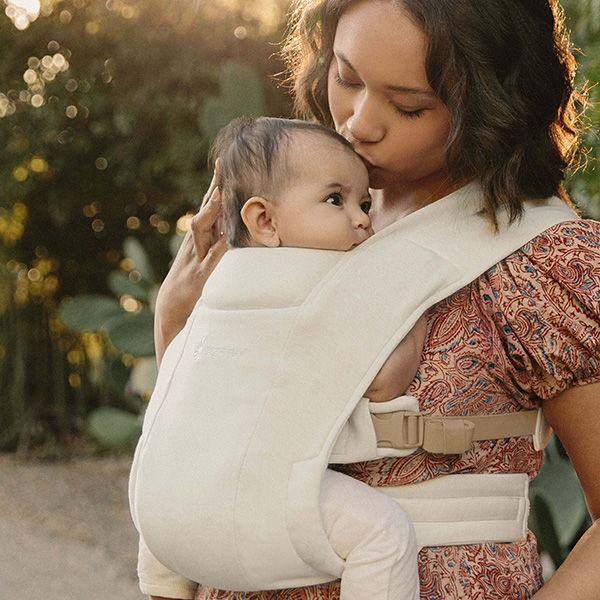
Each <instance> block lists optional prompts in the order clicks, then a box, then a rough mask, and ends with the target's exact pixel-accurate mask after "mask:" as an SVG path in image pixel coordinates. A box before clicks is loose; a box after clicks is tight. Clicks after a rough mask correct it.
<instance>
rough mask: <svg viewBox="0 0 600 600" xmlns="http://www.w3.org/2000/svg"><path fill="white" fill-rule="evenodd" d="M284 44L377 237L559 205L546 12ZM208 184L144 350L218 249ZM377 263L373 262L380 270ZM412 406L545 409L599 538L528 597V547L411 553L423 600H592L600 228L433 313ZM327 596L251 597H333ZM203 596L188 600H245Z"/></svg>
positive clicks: (401, 12)
mask: <svg viewBox="0 0 600 600" xmlns="http://www.w3.org/2000/svg"><path fill="white" fill-rule="evenodd" d="M293 23H294V26H293V28H292V30H291V35H290V38H289V40H288V45H287V50H286V51H287V56H288V58H289V62H290V66H291V70H292V75H293V80H294V83H295V91H296V97H297V102H298V106H299V108H300V109H301V110H303V111H305V112H308V113H309V114H311V115H313V116H314V117H315V118H317V119H318V120H319V121H321V122H323V123H326V124H329V125H331V126H335V128H336V129H337V130H338V131H339V132H340V133H342V135H344V137H346V138H347V139H348V140H349V141H350V142H351V143H352V145H353V146H354V148H355V149H356V150H357V152H358V153H359V154H360V155H361V156H362V157H363V159H364V161H365V164H366V165H367V167H368V169H369V174H370V183H371V186H372V188H373V194H372V195H373V208H372V221H373V226H374V229H375V230H376V231H377V230H381V229H382V228H383V227H385V226H386V225H388V224H390V223H392V222H394V221H396V220H397V219H400V218H402V217H403V216H405V215H407V214H409V213H411V212H413V211H415V210H418V209H419V208H422V207H423V206H426V205H428V204H430V203H432V202H435V201H437V200H439V199H441V198H442V197H444V196H446V195H447V194H449V193H450V192H452V191H453V190H455V189H457V188H459V187H460V186H462V185H463V184H464V183H466V182H468V181H471V180H473V179H478V180H479V181H480V182H481V184H482V190H483V193H482V209H483V210H484V211H485V213H486V214H487V216H488V218H489V219H490V220H491V221H492V222H495V214H496V211H497V209H498V208H500V207H503V208H506V209H507V210H508V211H509V214H511V216H512V217H513V218H515V219H516V218H518V217H519V214H520V212H521V200H522V199H523V198H525V197H531V196H533V197H547V196H552V195H561V196H562V197H565V194H564V191H563V190H562V187H561V181H562V178H563V175H564V171H565V169H566V168H567V167H568V165H569V164H570V161H571V158H572V153H573V150H574V148H575V145H576V143H577V133H576V128H575V125H574V122H575V116H574V108H573V106H574V100H575V93H574V91H573V76H574V61H573V57H572V55H571V54H570V53H569V50H568V40H567V38H566V36H565V35H564V34H563V30H562V27H561V21H560V18H559V12H558V7H557V6H556V5H555V2H554V1H553V0H529V1H525V0H358V1H356V0H354V1H353V0H322V1H318V0H301V1H299V3H298V6H297V10H296V13H295V15H294V21H293ZM219 229H220V227H219V195H218V190H217V189H216V188H215V186H214V184H213V185H212V186H211V189H210V190H209V192H208V193H207V201H206V202H205V204H204V206H203V208H202V209H201V210H200V212H199V214H198V215H197V216H196V217H195V218H194V220H193V223H192V231H191V233H190V234H189V235H188V237H187V238H186V240H185V241H184V244H183V246H182V248H181V250H180V253H179V254H178V256H177V259H176V261H175V263H174V266H173V268H172V270H171V272H170V273H169V275H168V277H167V279H166V280H165V284H164V285H163V287H162V289H161V293H160V297H159V302H158V304H157V317H156V324H157V328H156V342H157V353H158V355H159V357H160V356H161V355H162V352H163V351H164V349H165V347H166V345H167V344H168V343H169V341H170V340H171V339H172V338H173V337H174V335H175V334H176V333H177V331H179V329H180V328H181V327H182V326H183V324H184V322H185V319H186V317H187V315H188V314H189V312H190V311H191V308H192V306H193V304H194V302H195V300H196V299H197V298H198V296H199V295H200V293H201V290H202V287H203V285H204V282H205V281H206V279H207V278H208V276H209V275H210V272H211V271H212V269H213V267H214V265H215V264H216V263H217V262H218V260H219V258H220V257H221V256H222V254H223V253H224V252H225V243H224V240H223V239H222V236H220V235H219V233H218V232H219ZM382 258H383V259H384V258H385V257H382ZM427 318H428V326H429V333H428V338H427V342H426V345H425V349H424V352H423V356H422V360H421V367H420V370H419V373H418V374H417V377H416V378H415V380H414V381H413V383H412V386H411V389H410V390H409V393H411V394H412V395H414V396H415V397H416V398H417V399H418V400H419V404H420V407H421V411H422V412H424V413H428V414H441V415H453V414H454V415H458V414H462V415H464V414H468V415H473V414H478V413H479V414H481V413H485V412H488V413H489V412H493V413H502V412H513V411H514V410H518V409H521V408H534V407H538V406H539V405H540V404H543V408H544V411H545V414H546V416H547V418H548V420H549V422H550V424H551V425H552V427H553V428H554V430H555V431H556V433H557V434H558V436H559V437H560V439H561V441H562V443H563V444H564V446H565V447H566V449H567V451H568V452H569V455H570V457H571V460H572V463H573V465H574V467H575V470H576V471H577V474H578V477H579V479H580V482H581V484H582V487H583V490H584V492H585V496H586V500H587V503H588V508H589V511H590V514H591V516H592V519H593V520H594V524H593V525H592V527H591V528H590V529H589V531H588V532H587V533H586V534H585V535H584V536H583V538H582V539H581V541H580V542H579V543H578V544H577V546H576V547H575V548H574V549H573V551H572V552H571V554H570V556H569V558H568V559H567V560H566V561H565V563H564V564H563V566H562V567H561V568H560V569H559V570H558V571H557V572H556V574H555V575H554V576H553V577H552V579H551V580H550V581H549V583H548V584H546V585H545V586H544V587H543V588H542V578H541V568H540V564H539V559H538V556H537V549H536V544H535V539H534V538H533V536H532V535H531V534H530V535H529V537H528V539H527V540H526V541H524V542H514V543H508V544H479V545H473V546H452V547H438V548H424V549H423V550H421V552H420V554H419V567H420V577H421V597H422V599H434V598H448V599H458V598H477V599H487V598H490V599H491V598H508V599H516V598H519V599H522V598H529V597H535V598H536V599H538V598H539V600H543V599H548V600H550V599H552V598H560V599H561V600H564V599H568V598H574V599H575V598H576V599H578V600H580V599H585V598H597V597H598V590H599V589H600V572H599V571H598V569H597V567H596V565H597V562H598V557H600V525H599V524H598V521H597V519H598V517H599V516H600V448H599V447H598V444H597V443H596V440H597V439H599V437H600V420H599V419H598V418H596V417H595V415H596V410H595V409H596V404H597V402H598V400H599V399H600V343H599V340H600V226H599V225H598V224H597V223H594V222H589V221H588V222H586V221H582V222H578V221H574V222H572V223H567V224H561V225H558V226H555V227H553V228H552V229H550V230H548V231H546V232H544V233H543V234H542V235H540V236H538V237H537V238H535V239H534V240H532V241H531V242H529V243H528V244H527V245H526V246H524V247H523V248H522V249H521V250H519V251H518V252H516V253H514V254H512V255H510V256H509V257H507V258H506V259H505V260H503V261H501V262H500V263H498V264H497V265H496V266H495V267H493V268H492V269H490V270H488V271H487V272H486V273H484V274H483V275H482V276H480V277H479V278H478V279H477V280H475V281H473V282H472V283H471V284H470V285H468V286H466V287H465V288H463V289H462V290H460V291H459V292H457V293H455V294H453V295H452V296H451V297H449V298H447V299H446V300H444V301H442V302H440V303H439V304H438V305H436V306H435V307H433V309H432V310H431V311H430V312H429V313H428V315H427ZM541 462H542V453H541V452H536V451H535V450H534V449H533V446H532V443H531V440H530V439H529V438H510V439H506V440H496V441H488V442H479V443H476V444H474V446H473V447H472V449H471V450H469V451H467V452H465V453H464V454H461V455H437V454H427V453H425V452H418V453H416V454H413V455H411V456H409V457H407V458H399V459H384V460H379V461H375V462H369V463H362V464H356V465H351V466H349V467H348V468H347V469H346V472H347V473H349V474H350V475H353V476H355V477H357V478H358V479H360V480H362V481H365V482H367V483H369V484H371V485H379V486H385V485H403V484H410V483H415V482H417V481H423V480H425V479H431V478H435V477H437V476H441V475H445V474H450V473H506V472H517V473H528V474H529V475H530V476H531V477H534V476H535V475H536V474H537V472H538V470H539V468H540V466H541ZM338 593H339V588H338V584H337V583H335V582H334V583H331V584H327V585H323V586H315V587H311V588H302V589H298V590H290V591H289V592H288V591H286V592H284V593H282V592H263V593H252V594H246V595H244V598H246V599H250V598H251V599H253V600H271V599H274V598H293V599H294V600H296V599H297V600H313V599H317V598H318V599H330V598H336V597H337V595H338ZM239 597H240V595H239V594H233V593H228V592H222V591H217V590H210V589H206V588H203V587H202V586H200V588H199V590H198V592H197V595H196V598H197V599H198V600H200V599H202V600H209V599H216V598H228V599H234V598H239Z"/></svg>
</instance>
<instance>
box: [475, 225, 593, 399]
mask: <svg viewBox="0 0 600 600" xmlns="http://www.w3.org/2000/svg"><path fill="white" fill-rule="evenodd" d="M479 292H480V293H481V295H482V296H481V297H482V301H483V303H484V305H485V307H486V310H487V311H488V313H489V315H490V318H491V319H493V320H494V321H495V323H496V327H497V330H498V331H499V332H500V336H501V337H502V343H503V345H504V349H505V352H504V359H505V360H507V361H509V364H506V365H503V366H501V368H500V369H498V372H501V373H503V374H504V376H505V377H506V374H508V375H509V377H508V379H509V380H512V381H508V382H505V383H506V384H507V385H508V386H509V387H513V390H512V391H513V393H514V397H515V398H517V399H520V401H521V403H522V404H523V405H525V406H527V407H530V406H532V405H535V404H536V403H537V402H539V399H547V398H551V397H553V396H555V395H557V394H559V393H560V392H562V391H564V390H566V389H568V388H570V387H574V386H578V385H585V384H587V383H592V382H596V381H600V223H598V222H595V221H574V222H570V223H563V224H560V225H557V226H555V227H553V228H551V229H549V230H548V231H546V232H545V233H544V234H542V235H540V236H538V237H537V238H535V239H534V240H532V241H531V242H529V243H528V244H527V245H525V246H524V247H523V248H522V249H521V250H520V251H519V252H517V253H515V254H513V255H511V256H510V257H508V258H507V259H506V260H504V261H502V262H501V263H499V264H498V265H496V266H495V267H494V268H493V269H491V270H490V271H488V272H487V273H486V274H485V275H484V276H483V277H481V278H480V279H479Z"/></svg>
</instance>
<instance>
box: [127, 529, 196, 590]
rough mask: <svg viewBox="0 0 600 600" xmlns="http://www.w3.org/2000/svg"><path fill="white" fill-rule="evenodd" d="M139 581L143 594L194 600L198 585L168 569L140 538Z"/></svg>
mask: <svg viewBox="0 0 600 600" xmlns="http://www.w3.org/2000/svg"><path fill="white" fill-rule="evenodd" d="M138 579H139V582H140V590H141V591H142V594H147V595H148V596H164V597H165V598H182V599H184V600H189V599H192V598H193V597H194V596H195V594H196V589H197V587H198V584H197V583H195V582H193V581H190V580H189V579H186V578H185V577H183V576H181V575H179V574H178V573H175V572H173V571H171V570H170V569H167V567H165V566H164V565H162V564H161V563H160V562H158V560H156V558H154V556H153V555H152V553H151V552H150V550H149V549H148V546H147V545H146V542H144V540H143V538H142V537H141V536H140V545H139V552H138Z"/></svg>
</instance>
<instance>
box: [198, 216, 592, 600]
mask: <svg viewBox="0 0 600 600" xmlns="http://www.w3.org/2000/svg"><path fill="white" fill-rule="evenodd" d="M428 324H429V330H428V336H427V340H426V343H425V348H424V352H423V356H422V359H421V365H420V369H419V372H418V374H417V376H416V378H415V379H414V381H413V383H412V385H411V388H410V389H409V392H408V393H410V394H411V395H413V396H415V397H416V398H417V399H418V400H419V404H420V406H421V411H422V412H423V413H425V414H430V415H452V416H459V415H460V416H465V415H474V414H486V413H495V414H497V413H510V412H514V411H517V410H520V409H523V408H525V409H530V408H536V407H538V406H539V405H540V402H541V400H545V399H548V398H552V397H553V396H555V395H556V394H559V393H560V392H562V391H564V390H565V389H567V388H570V387H574V386H579V385H585V384H588V383H592V382H597V381H600V223H597V222H594V221H573V222H569V223H562V224H560V225H557V226H555V227H553V228H551V229H549V230H548V231H546V232H544V233H543V234H541V235H540V236H538V237H537V238H535V239H534V240H532V241H531V242H529V243H528V244H527V245H525V246H524V247H523V248H521V249H520V250H519V251H517V252H515V253H514V254H512V255H511V256H509V257H508V258H506V259H505V260H503V261H501V262H500V263H498V264H497V265H495V266H494V267H492V268H491V269H489V270H488V271H487V272H485V273H484V274H483V275H481V276H480V277H479V278H478V279H477V280H475V281H473V282H472V283H471V284H470V285H468V286H466V287H464V288H462V289H461V290H459V291H458V292H456V293H455V294H453V295H452V296H450V297H449V298H447V299H446V300H444V301H442V302H440V303H439V304H437V305H436V306H434V307H433V308H432V309H431V310H430V311H429V313H428ZM542 458H543V453H542V452H536V451H535V450H534V448H533V445H532V442H531V440H530V438H511V439H504V440H492V441H484V442H476V443H475V444H474V445H473V446H472V448H471V450H469V451H468V452H465V453H464V454H462V455H441V454H428V453H426V452H423V451H421V452H417V453H415V454H412V455H411V456H408V457H405V458H393V459H392V458H390V459H381V460H377V461H372V462H365V463H358V464H353V465H345V466H344V467H343V468H342V467H340V468H339V470H342V471H343V472H345V473H347V474H349V475H351V476H352V477H355V478H357V479H360V480H361V481H364V482H366V483H368V484H369V485H376V486H386V485H404V484H411V483H416V482H419V481H424V480H427V479H431V478H433V477H440V476H443V475H447V474H450V473H528V474H529V476H530V478H533V477H535V476H536V474H537V472H538V471H539V469H540V466H541V464H542ZM418 560H419V571H420V578H421V600H437V599H444V600H459V599H461V600H465V599H477V600H492V599H504V600H517V599H518V600H524V599H526V598H529V597H530V596H532V595H533V594H534V593H535V592H536V591H537V590H538V589H539V588H540V587H541V585H542V573H541V567H540V563H539V559H538V554H537V548H536V541H535V538H534V537H533V535H532V534H531V533H530V534H529V537H528V539H527V540H526V541H525V542H515V543H508V544H478V545H470V546H447V547H435V548H424V549H422V550H421V552H420V554H419V558H418ZM337 598H339V582H332V583H329V584H325V585H320V586H313V587H305V588H298V589H293V590H278V591H269V592H252V593H239V592H238V593H232V592H225V591H220V590H214V589H208V588H205V587H203V586H199V588H198V591H197V594H196V600H217V599H219V600H242V599H243V600H334V599H337ZM365 600H367V599H365Z"/></svg>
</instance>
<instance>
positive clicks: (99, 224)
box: [92, 219, 104, 233]
mask: <svg viewBox="0 0 600 600" xmlns="http://www.w3.org/2000/svg"><path fill="white" fill-rule="evenodd" d="M92 229H93V230H94V231H95V232H96V233H100V232H101V231H104V221H103V220H102V219H94V220H93V221H92Z"/></svg>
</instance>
